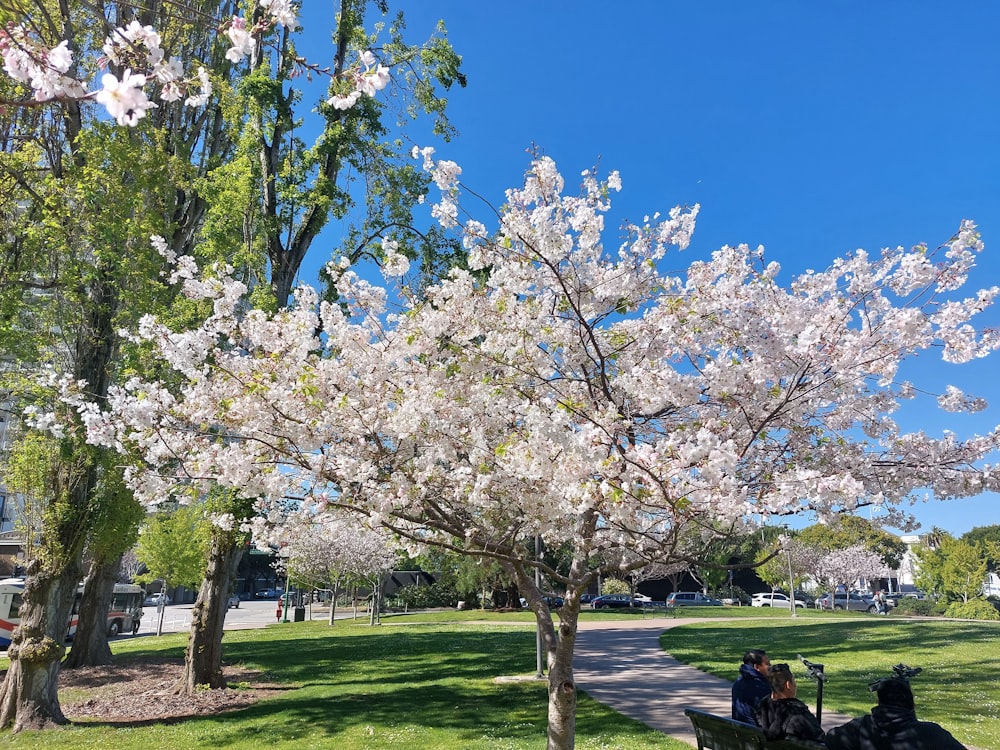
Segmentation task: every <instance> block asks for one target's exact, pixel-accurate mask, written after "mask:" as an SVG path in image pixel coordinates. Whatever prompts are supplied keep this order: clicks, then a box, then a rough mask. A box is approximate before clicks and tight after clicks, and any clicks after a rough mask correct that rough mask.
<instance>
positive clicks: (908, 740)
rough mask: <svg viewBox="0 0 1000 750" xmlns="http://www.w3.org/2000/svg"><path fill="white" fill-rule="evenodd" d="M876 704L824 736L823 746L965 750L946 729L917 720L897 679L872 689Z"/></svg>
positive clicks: (909, 692) (910, 692) (860, 749)
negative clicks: (869, 711)
mask: <svg viewBox="0 0 1000 750" xmlns="http://www.w3.org/2000/svg"><path fill="white" fill-rule="evenodd" d="M875 694H876V696H877V700H878V705H876V706H874V707H873V708H872V712H871V713H870V714H868V715H867V716H862V717H861V718H860V719H854V721H849V722H847V723H846V724H842V725H841V726H839V727H834V728H833V729H831V730H830V731H829V732H827V734H826V744H827V745H828V746H829V747H832V748H836V749H837V750H966V747H965V745H963V744H962V743H961V742H959V741H958V740H956V739H955V738H954V737H952V736H951V734H950V733H949V732H948V730H946V729H944V728H943V727H941V726H940V725H938V724H935V723H934V722H933V721H918V720H917V712H916V711H915V710H914V704H913V690H912V689H911V688H910V684H909V683H908V682H907V681H906V680H904V679H902V678H899V677H890V678H888V679H885V680H880V681H879V684H878V687H876V688H875Z"/></svg>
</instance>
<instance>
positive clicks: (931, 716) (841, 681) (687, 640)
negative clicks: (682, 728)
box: [660, 608, 1000, 749]
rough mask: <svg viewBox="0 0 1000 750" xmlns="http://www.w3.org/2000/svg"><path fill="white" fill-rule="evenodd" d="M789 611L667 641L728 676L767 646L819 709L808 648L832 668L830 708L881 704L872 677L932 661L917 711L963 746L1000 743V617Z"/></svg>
mask: <svg viewBox="0 0 1000 750" xmlns="http://www.w3.org/2000/svg"><path fill="white" fill-rule="evenodd" d="M747 609H748V608H747ZM733 612H736V610H728V609H727V611H726V614H731V613H733ZM782 615H783V616H782V617H781V618H775V617H774V613H771V615H770V616H769V617H768V618H767V619H766V620H759V621H756V622H755V621H752V620H744V619H741V620H739V621H735V622H708V621H706V622H703V623H696V624H692V625H685V626H681V627H677V628H674V629H672V630H669V631H667V632H665V633H664V634H663V635H662V636H661V638H660V643H661V645H662V646H663V648H664V650H666V651H668V652H669V653H670V654H671V655H673V656H674V657H675V658H677V659H679V660H681V661H683V662H686V663H688V664H692V665H693V666H696V667H698V668H699V669H702V670H704V671H706V672H710V673H712V674H715V675H719V676H721V677H726V678H727V679H734V677H735V675H736V672H737V669H738V665H739V664H740V661H741V660H742V657H743V652H744V651H745V650H746V649H748V648H766V649H767V652H768V654H769V655H770V657H771V661H772V663H775V662H781V661H787V662H789V663H790V664H791V666H792V671H793V672H794V673H795V674H796V676H797V677H798V678H799V679H798V681H799V697H800V698H802V699H803V700H805V701H806V702H807V703H809V704H810V705H812V706H814V705H815V700H816V684H815V683H814V682H813V681H811V680H809V679H808V678H807V677H806V670H805V668H804V667H803V666H802V664H801V663H798V662H797V658H796V657H797V655H798V654H802V655H803V656H804V657H805V658H806V659H808V660H809V661H814V662H820V663H822V664H824V665H826V674H827V676H828V681H827V683H826V686H825V688H824V692H823V710H824V711H826V710H831V711H838V712H841V713H846V714H851V715H855V716H860V715H862V714H864V713H867V712H868V711H869V709H870V708H871V706H872V704H873V703H874V700H873V696H872V694H871V693H870V692H869V691H868V686H867V685H868V683H869V682H871V681H873V680H875V679H878V678H879V677H885V676H887V675H888V674H890V672H891V668H892V665H894V664H898V663H900V662H903V663H905V664H908V665H909V666H912V667H922V668H923V672H922V673H921V674H920V675H918V676H917V677H914V678H913V680H912V683H911V684H912V685H913V689H914V693H915V695H916V699H917V715H918V716H919V717H920V718H922V719H926V720H930V721H936V722H938V723H939V724H941V725H942V726H944V727H945V728H946V729H948V730H949V731H950V732H951V733H952V734H954V735H955V737H957V738H958V739H959V740H960V741H961V742H963V743H966V744H969V745H974V746H976V747H980V748H990V749H992V748H997V749H1000V651H998V649H997V638H998V637H1000V623H991V622H950V621H943V620H918V619H912V620H911V619H903V618H880V617H874V616H867V617H856V616H854V617H852V616H850V615H849V614H847V613H822V612H817V613H812V612H810V613H808V615H807V616H805V617H799V618H795V619H792V618H791V617H789V615H788V612H782ZM817 615H818V616H817ZM824 724H827V722H824Z"/></svg>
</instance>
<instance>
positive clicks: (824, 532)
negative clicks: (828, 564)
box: [798, 516, 906, 570]
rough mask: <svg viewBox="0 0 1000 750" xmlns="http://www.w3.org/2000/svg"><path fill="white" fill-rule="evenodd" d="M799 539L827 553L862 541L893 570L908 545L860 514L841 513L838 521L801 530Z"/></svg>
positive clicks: (898, 563)
mask: <svg viewBox="0 0 1000 750" xmlns="http://www.w3.org/2000/svg"><path fill="white" fill-rule="evenodd" d="M798 539H799V541H800V542H801V543H802V544H805V545H807V546H809V547H813V548H814V549H819V550H825V551H827V552H832V551H833V550H841V549H847V548H848V547H853V546H855V545H857V544H861V545H863V546H864V547H865V549H867V550H868V551H870V552H874V553H875V554H877V555H878V556H879V557H880V558H882V562H884V563H885V564H886V566H887V567H889V568H891V569H893V570H895V569H897V568H899V566H900V564H901V563H902V561H903V556H904V555H905V554H906V544H905V543H903V541H902V540H900V538H899V537H897V536H894V535H893V534H890V533H888V532H887V531H883V530H882V529H880V528H878V527H876V526H874V525H873V524H872V523H871V522H870V521H868V520H866V519H864V518H860V517H858V516H840V517H839V518H838V519H837V521H836V523H831V524H814V525H812V526H809V527H807V528H805V529H803V530H802V531H801V532H799V534H798Z"/></svg>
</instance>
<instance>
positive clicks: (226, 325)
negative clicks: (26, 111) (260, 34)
mask: <svg viewBox="0 0 1000 750" xmlns="http://www.w3.org/2000/svg"><path fill="white" fill-rule="evenodd" d="M416 155H417V156H418V157H422V158H423V160H424V162H425V166H426V168H427V169H428V170H430V171H431V174H432V176H433V177H434V180H435V182H436V183H437V185H438V187H439V188H441V190H442V196H443V197H442V200H441V201H440V202H439V203H438V204H437V205H436V206H435V208H434V213H435V215H436V216H437V217H438V218H439V219H440V221H441V222H442V224H443V225H445V226H446V227H449V228H452V229H454V230H455V231H457V232H459V233H460V234H461V236H462V237H463V241H464V243H465V246H466V248H467V250H468V254H469V255H468V266H469V270H454V271H453V272H451V273H450V274H449V275H448V277H447V278H446V279H444V280H443V281H441V282H440V283H438V284H435V285H433V286H431V287H429V288H428V289H427V290H426V293H425V294H424V295H422V296H421V297H419V298H417V297H413V298H408V299H407V303H406V306H405V309H404V310H403V311H402V312H401V313H399V314H390V313H389V312H388V311H387V309H386V302H387V297H388V295H387V292H386V291H385V290H383V289H380V288H377V287H374V286H372V285H371V284H369V283H367V282H365V281H363V280H362V279H360V278H358V277H357V276H356V275H355V274H354V273H353V272H352V271H350V270H343V269H341V267H340V266H337V265H334V267H333V268H332V269H331V273H332V274H334V275H335V276H336V279H337V280H336V289H337V291H338V294H339V295H340V299H341V300H342V301H344V303H345V304H343V305H332V304H329V303H325V302H321V301H320V300H319V298H318V296H317V295H316V294H315V293H314V292H312V291H310V290H308V289H303V290H301V291H299V292H298V294H297V297H296V300H295V304H294V305H293V306H292V307H291V308H290V309H288V310H282V311H279V312H278V313H276V314H273V315H269V314H266V313H264V312H261V311H245V308H244V306H243V305H242V302H241V300H242V298H243V295H244V294H245V292H246V288H245V286H243V285H241V284H240V283H238V282H233V281H231V280H230V281H224V280H215V281H204V280H201V279H200V277H199V276H197V275H196V274H194V273H193V270H192V269H188V270H187V271H186V272H185V273H186V275H188V276H189V278H188V279H187V280H186V282H185V286H186V291H187V293H188V294H190V295H192V296H194V297H198V298H202V299H210V300H211V301H212V303H213V306H214V311H213V313H212V314H211V315H210V316H209V317H208V318H206V319H205V320H204V321H203V322H202V323H201V324H200V325H198V326H196V327H193V328H181V327H177V328H171V327H170V326H168V325H166V324H165V323H164V322H162V321H156V320H153V319H148V320H147V321H145V323H144V324H143V326H142V327H141V329H140V336H141V337H142V339H143V340H145V341H146V342H148V343H150V344H151V345H153V346H155V347H156V350H157V351H158V353H159V356H160V358H161V361H162V363H163V365H164V366H169V367H170V368H171V369H172V370H173V371H174V372H176V373H177V375H179V376H180V377H181V380H182V383H181V385H180V386H179V387H174V386H173V385H172V383H171V379H170V378H164V379H162V380H155V379H143V378H141V377H136V378H135V379H133V380H131V381H129V382H128V383H125V384H124V385H123V387H121V388H118V389H117V390H116V391H115V392H114V394H113V397H112V398H111V399H110V409H109V410H108V411H101V410H99V409H97V408H95V407H93V406H91V405H89V404H86V403H82V402H77V403H78V406H79V408H80V409H81V413H82V415H83V420H84V422H85V423H86V424H87V426H88V429H89V431H90V435H91V439H92V440H94V441H96V442H101V443H104V444H107V445H115V446H117V447H118V448H119V449H122V450H125V449H127V450H132V451H137V452H139V453H140V454H141V455H143V456H144V458H145V460H146V463H147V467H148V471H147V472H137V473H134V474H132V476H131V481H132V483H133V486H134V487H136V491H137V492H139V493H140V494H142V493H146V494H148V495H153V494H156V495H161V494H164V493H169V492H171V491H175V490H176V489H177V488H178V487H181V488H183V487H185V486H186V485H188V484H190V483H191V482H192V478H194V477H204V478H208V479H210V481H212V482H218V483H221V484H223V485H227V486H232V487H239V488H241V491H242V492H252V493H254V494H256V495H257V496H259V497H260V498H262V502H263V499H266V498H273V499H278V498H285V497H287V496H288V495H289V494H290V493H298V494H300V495H303V496H305V495H311V496H312V498H313V500H315V501H317V502H319V503H320V507H321V506H322V504H324V503H325V504H326V505H328V506H333V507H341V508H346V509H350V510H353V511H355V512H359V513H362V514H364V515H365V516H367V518H368V523H372V524H375V523H381V524H383V525H385V526H386V527H388V528H390V529H392V530H393V531H394V532H395V533H396V534H398V535H399V536H400V537H401V538H403V539H408V540H409V543H410V544H411V545H413V546H414V547H420V546H423V545H437V546H440V547H444V548H447V549H451V550H454V551H456V552H460V553H462V554H470V555H475V556H479V557H486V558H491V559H493V560H496V561H497V562H499V563H500V564H501V565H502V566H504V568H505V570H507V571H508V572H509V574H510V575H511V576H512V577H513V578H515V579H516V580H517V582H518V587H519V589H520V591H521V592H522V594H523V595H524V596H525V598H526V599H527V601H528V604H529V606H530V607H531V609H532V610H533V611H534V613H535V616H536V619H537V621H538V625H539V627H540V630H541V633H542V637H543V641H544V644H545V648H546V653H547V664H548V669H549V672H548V679H549V683H548V689H549V723H548V747H550V748H571V747H573V744H574V736H575V706H576V688H575V682H574V679H573V669H572V655H573V650H574V644H575V637H576V629H577V621H578V615H579V609H580V604H579V597H580V594H581V593H583V592H584V591H585V590H586V588H587V587H588V586H589V585H590V584H591V582H592V581H593V580H595V578H596V577H597V576H602V575H608V574H615V575H618V576H622V575H623V574H627V573H628V572H629V570H630V569H638V568H640V567H642V566H643V565H646V564H648V563H649V562H653V561H655V562H659V563H661V564H669V563H671V561H674V560H677V559H678V558H681V557H682V558H683V559H688V560H696V559H697V557H698V550H697V549H696V548H695V547H694V546H693V543H692V540H694V539H697V538H699V537H700V538H701V539H702V540H703V543H704V544H705V545H706V546H707V545H710V543H711V542H712V541H713V540H714V539H715V538H716V537H717V536H718V535H719V534H720V533H732V530H733V528H734V527H738V526H743V525H747V524H750V523H752V522H754V521H756V520H759V519H762V518H763V519H765V520H766V519H770V518H773V517H774V516H786V515H791V514H798V513H816V514H819V515H821V516H823V517H830V516H833V515H835V514H838V513H845V512H846V513H850V512H852V511H854V510H856V509H857V508H859V507H862V506H873V507H875V508H877V509H878V510H879V511H880V512H881V513H882V515H883V516H884V517H887V518H891V519H893V520H894V521H897V522H901V520H900V516H901V514H900V513H899V511H898V509H897V506H898V504H899V503H901V502H903V501H905V500H907V499H908V498H909V497H910V496H911V494H912V493H914V492H917V491H920V490H923V489H930V490H933V491H934V492H935V493H936V494H937V495H938V496H939V497H942V498H957V497H963V496H967V495H972V494H976V493H978V492H981V491H983V490H987V489H993V488H995V485H996V479H995V477H994V474H993V473H992V472H991V471H990V470H988V469H986V468H983V467H982V466H981V465H980V462H981V461H982V459H983V458H984V457H986V456H988V455H989V454H990V453H992V452H993V451H994V450H995V449H996V442H997V435H995V434H991V435H987V436H983V437H976V436H972V437H969V438H968V439H967V440H959V439H958V438H956V437H955V436H952V435H946V436H944V437H943V438H933V437H931V436H929V435H926V434H924V433H903V432H902V430H901V429H900V428H899V426H898V425H897V424H896V422H895V421H894V420H893V417H892V412H893V410H894V409H895V408H896V406H897V404H898V402H899V401H900V400H902V399H907V398H912V397H913V395H914V393H915V392H916V390H915V389H914V387H913V386H911V385H910V384H908V383H902V382H897V373H898V369H899V366H900V363H901V362H902V361H903V360H904V359H905V358H906V357H907V356H909V355H911V354H914V353H917V352H920V351H923V350H926V349H928V348H930V347H939V348H940V349H941V350H942V352H943V356H944V358H945V359H946V360H947V361H951V362H961V361H965V360H968V359H970V358H972V357H977V356H985V355H987V354H989V353H990V352H991V351H992V350H993V349H994V348H995V346H996V339H995V337H993V336H990V335H983V334H980V333H978V332H976V330H975V328H974V325H973V323H974V321H975V316H976V314H977V313H979V312H981V311H982V310H984V309H986V308H987V307H989V305H990V304H991V303H992V301H993V299H994V297H995V296H996V294H997V291H998V290H997V289H996V288H989V289H985V290H982V291H976V292H973V293H971V294H968V293H966V294H964V296H963V295H962V292H961V289H962V287H963V286H964V284H965V282H966V280H967V276H968V274H969V272H970V271H971V270H972V268H973V263H974V258H975V256H976V254H977V253H978V252H979V251H980V250H981V249H982V244H981V241H980V239H979V236H978V234H977V233H976V231H975V227H974V226H973V225H972V224H971V223H963V224H962V226H961V227H960V230H959V232H958V233H957V234H956V235H955V236H954V237H952V238H951V239H950V240H949V241H948V242H947V243H946V244H945V245H943V246H942V247H941V248H939V250H937V251H934V252H932V251H930V250H928V249H927V248H922V247H921V248H915V249H912V250H904V249H897V250H886V251H884V252H883V253H881V254H880V255H878V256H876V257H870V256H869V255H868V254H867V253H864V252H861V251H859V252H856V253H854V254H853V255H851V256H848V257H845V258H842V259H838V260H837V261H835V262H834V263H833V265H832V266H831V267H830V269H828V270H826V271H819V272H817V271H810V272H807V273H805V274H802V275H800V276H798V277H796V278H793V279H790V280H789V281H788V283H787V284H785V285H782V284H780V283H779V280H778V279H779V273H780V268H779V266H778V265H777V264H775V263H768V262H766V261H765V260H764V257H763V254H762V252H761V251H760V250H752V249H750V248H748V247H746V246H740V247H724V248H722V249H720V250H718V251H717V252H715V253H713V254H712V256H711V258H710V259H708V260H703V261H696V262H693V263H692V264H691V265H690V266H689V267H688V269H687V271H686V273H685V274H684V275H683V276H671V275H667V274H664V273H662V272H661V271H660V266H661V261H662V260H663V258H664V255H665V253H666V252H667V249H668V248H669V247H670V246H671V245H678V246H681V247H683V246H684V245H686V244H687V241H688V237H689V236H690V233H691V231H692V230H693V226H694V218H695V214H696V212H697V207H695V208H692V209H681V208H677V209H674V210H672V211H671V212H669V214H668V215H667V216H666V217H660V216H656V217H653V218H651V219H649V220H647V221H645V222H644V223H643V224H641V225H635V226H632V227H629V228H628V230H627V233H626V237H625V239H624V240H622V241H621V242H620V244H619V245H618V246H617V247H615V248H608V247H606V246H605V245H604V216H605V214H606V212H607V211H608V209H609V198H608V196H609V194H610V192H611V191H614V190H617V189H618V188H619V187H620V181H619V179H618V176H617V175H616V174H614V173H612V174H611V175H610V176H609V177H608V178H607V179H606V180H603V181H602V180H600V179H598V176H597V175H596V174H595V173H593V172H590V171H588V172H585V173H584V174H583V175H582V177H581V190H580V193H579V194H578V195H572V194H566V193H565V192H564V180H563V177H562V176H561V175H560V174H559V172H558V171H557V170H556V168H555V165H554V164H553V163H552V161H551V160H550V159H548V158H546V157H538V158H536V159H535V160H534V161H533V162H532V164H531V167H530V169H529V170H528V172H527V173H526V177H525V184H524V186H523V187H522V188H520V189H514V190H510V191H508V193H507V196H506V204H505V207H504V209H503V210H502V211H501V213H500V219H499V225H498V226H496V227H493V228H487V227H486V225H485V224H483V223H480V222H477V221H474V220H469V221H467V222H464V223H460V222H459V216H460V215H461V214H460V212H459V210H458V201H459V200H460V193H459V186H458V184H457V178H458V175H459V174H460V169H459V168H458V166H457V165H455V164H452V163H449V162H441V163H437V162H435V161H434V160H433V158H432V157H433V154H432V153H431V152H430V151H429V150H424V151H418V152H416ZM394 253H395V251H394V248H393V247H392V244H391V241H387V242H386V267H389V268H395V267H396V266H397V265H399V266H402V265H405V264H403V263H400V264H397V263H395V262H394V261H395V260H396V259H395V258H394ZM318 331H322V332H323V335H322V337H319V336H318V335H317V332H318ZM70 390H71V389H70ZM70 390H68V391H67V393H68V394H69V392H70ZM68 398H70V399H71V400H73V398H72V397H71V396H68ZM941 404H942V406H944V407H947V408H968V407H969V406H971V405H975V406H980V404H978V403H977V402H975V401H974V400H973V399H970V398H966V397H964V396H963V395H961V393H960V392H959V391H954V392H952V393H951V394H950V395H947V396H946V397H945V398H944V399H943V400H942V401H941ZM184 491H186V490H184ZM320 493H322V494H320ZM536 536H538V537H541V538H542V539H543V540H544V542H545V544H546V545H547V546H549V547H550V548H551V547H555V546H559V547H561V548H562V549H564V550H567V554H568V555H569V556H570V557H571V560H572V561H571V563H570V565H569V566H568V569H567V570H562V569H560V570H555V569H545V570H544V573H545V578H546V579H547V580H550V581H556V582H558V583H559V585H561V586H563V587H564V588H565V604H564V606H563V607H562V609H561V610H560V612H559V615H560V617H559V625H558V635H557V632H556V626H555V623H554V621H553V619H552V616H551V612H550V611H549V608H548V607H547V605H546V603H545V601H544V600H543V598H542V595H541V592H540V591H539V590H538V588H537V587H536V586H535V584H534V579H533V575H532V573H533V569H534V568H535V567H538V566H540V567H543V568H544V567H545V562H544V560H541V561H540V560H537V559H535V557H534V555H533V554H532V553H531V552H530V550H531V549H533V546H532V545H531V544H529V543H528V542H529V540H531V539H533V538H534V537H536ZM681 542H683V547H681V546H680V545H681ZM622 551H627V552H628V554H627V555H625V554H621V552H622Z"/></svg>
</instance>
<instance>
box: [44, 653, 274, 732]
mask: <svg viewBox="0 0 1000 750" xmlns="http://www.w3.org/2000/svg"><path fill="white" fill-rule="evenodd" d="M183 669H184V660H183V659H146V658H144V659H135V660H129V661H124V660H123V661H120V662H116V663H115V664H113V665H111V666H107V667H84V668H81V669H64V670H62V671H61V672H60V673H59V705H60V707H61V708H62V710H63V713H64V714H65V715H66V718H68V719H70V720H74V719H84V718H88V719H100V720H102V721H113V722H120V723H126V724H133V723H135V724H140V723H145V722H151V721H155V722H170V721H179V720H181V719H185V718H189V717H192V716H204V715H209V714H218V713H221V712H224V711H235V710H237V709H240V708H245V707H246V706H251V705H253V704H254V703H256V702H257V701H258V700H259V699H261V698H262V697H266V696H268V695H271V694H273V693H276V692H277V691H278V690H279V689H280V688H279V686H277V685H273V684H265V683H263V682H262V679H261V673H259V672H252V671H249V670H246V669H242V668H239V667H225V668H224V669H223V674H224V675H225V677H226V682H227V684H228V685H229V687H227V688H225V689H223V690H199V691H198V692H197V693H196V694H195V695H177V694H175V692H174V686H175V685H176V684H177V683H178V681H179V680H180V678H181V674H182V672H183Z"/></svg>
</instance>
